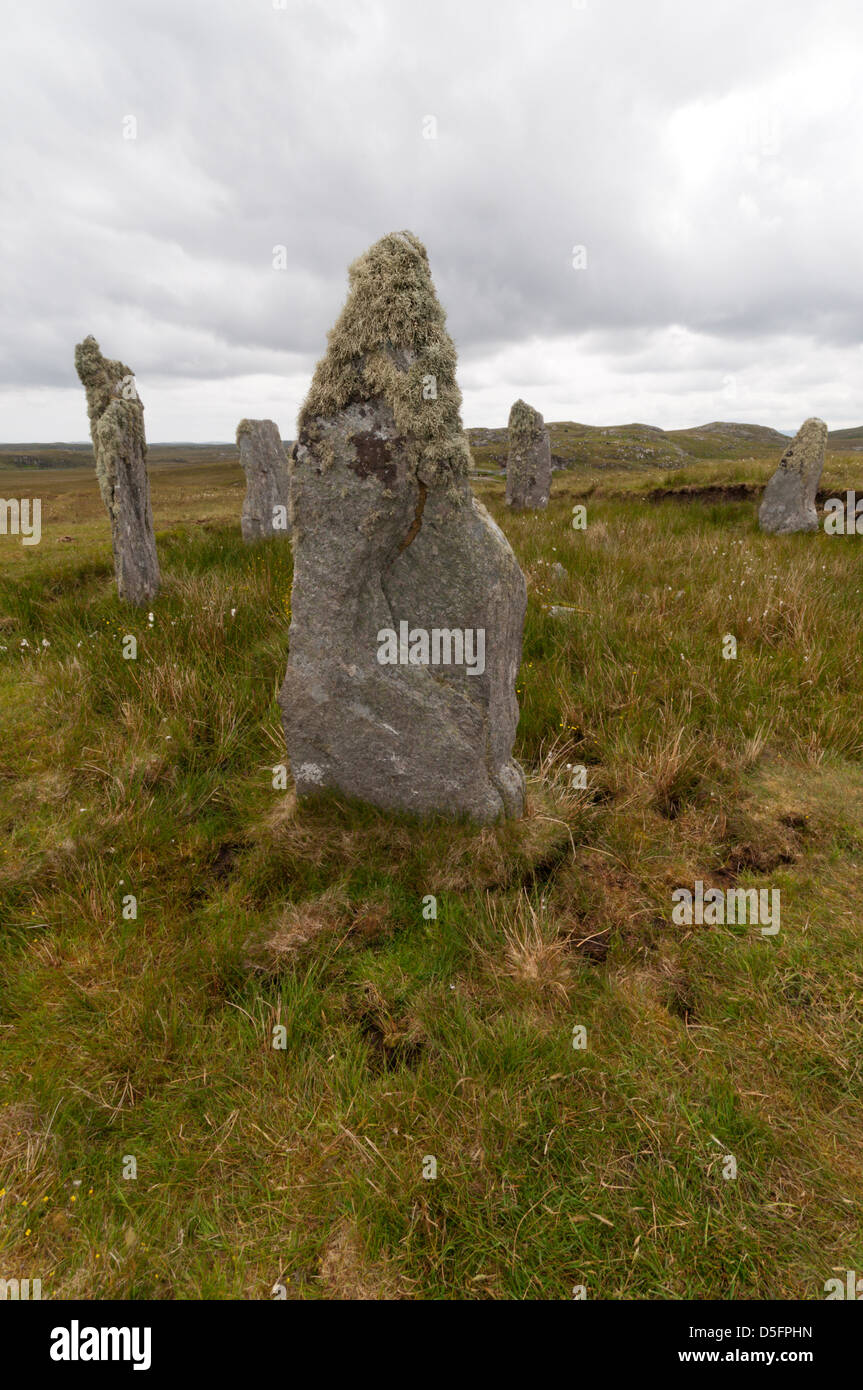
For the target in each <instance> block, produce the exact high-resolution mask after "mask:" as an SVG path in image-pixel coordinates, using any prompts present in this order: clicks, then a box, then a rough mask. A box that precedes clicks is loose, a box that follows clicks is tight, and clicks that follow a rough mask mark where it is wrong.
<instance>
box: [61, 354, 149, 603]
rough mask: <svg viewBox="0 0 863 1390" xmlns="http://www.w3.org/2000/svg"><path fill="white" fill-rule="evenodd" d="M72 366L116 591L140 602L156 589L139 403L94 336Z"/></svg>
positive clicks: (129, 377) (126, 376) (126, 375)
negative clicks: (82, 400)
mask: <svg viewBox="0 0 863 1390" xmlns="http://www.w3.org/2000/svg"><path fill="white" fill-rule="evenodd" d="M75 370H76V371H77V373H78V376H79V377H80V379H81V383H82V385H83V386H84V389H85V390H86V392H87V413H88V415H89V417H90V437H91V439H92V440H93V453H94V456H95V460H96V477H97V479H98V482H99V489H100V491H101V493H102V499H103V501H104V503H105V506H106V507H107V509H108V516H109V518H110V521H111V545H112V548H113V551H114V573H115V575H116V577H117V593H118V594H119V595H120V598H122V599H126V600H127V601H128V602H129V603H133V604H135V605H137V606H141V605H143V604H147V603H150V602H151V601H152V599H154V598H155V597H156V595H157V594H158V592H159V561H158V558H157V555H156V538H155V535H154V533H153V512H152V508H151V506H150V484H149V480H148V478H147V441H146V438H145V436H144V407H143V404H142V402H141V399H140V397H139V396H138V390H137V387H136V385H135V378H134V376H133V374H132V372H131V370H130V368H129V367H127V366H125V364H124V363H123V362H115V361H112V360H111V359H110V358H107V357H103V356H102V354H101V352H100V351H99V344H98V343H97V342H96V339H95V338H92V337H88V338H85V339H84V341H83V342H82V343H79V344H78V346H77V347H76V348H75Z"/></svg>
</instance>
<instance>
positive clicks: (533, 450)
mask: <svg viewBox="0 0 863 1390" xmlns="http://www.w3.org/2000/svg"><path fill="white" fill-rule="evenodd" d="M550 493H551V441H550V439H549V436H548V430H547V429H546V427H545V421H544V420H543V418H542V416H541V415H540V413H539V411H538V410H534V408H533V406H530V405H527V403H526V402H525V401H516V403H515V405H514V406H513V408H512V410H511V411H510V412H509V455H508V457H507V461H506V500H507V505H508V506H510V507H519V508H522V507H527V508H531V509H537V508H540V507H547V506H548V499H549V495H550Z"/></svg>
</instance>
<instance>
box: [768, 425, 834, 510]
mask: <svg viewBox="0 0 863 1390" xmlns="http://www.w3.org/2000/svg"><path fill="white" fill-rule="evenodd" d="M826 448H827V426H826V425H825V423H824V421H823V420H819V419H818V418H817V417H816V416H813V417H812V418H811V419H809V420H805V421H804V422H803V424H802V425H801V426H800V429H799V430H798V431H797V433H796V435H795V436H794V438H793V439H792V441H791V443H790V444H789V445H788V448H787V449H786V450H785V453H784V454H783V455H782V459H781V462H780V464H779V467H778V468H777V470H776V472H775V473H774V474H773V477H772V478H771V479H770V482H769V483H768V484H767V487H766V488H765V489H764V496H763V498H762V499H761V506H760V507H759V509H758V524H759V526H760V527H761V530H762V531H773V532H777V533H778V534H780V535H786V534H787V533H788V532H790V531H817V530H818V513H817V511H816V509H815V495H816V493H817V491H818V483H819V480H820V478H821V471H822V469H823V467H824V452H825V450H826Z"/></svg>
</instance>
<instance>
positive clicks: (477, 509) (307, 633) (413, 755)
mask: <svg viewBox="0 0 863 1390" xmlns="http://www.w3.org/2000/svg"><path fill="white" fill-rule="evenodd" d="M460 406H461V392H460V391H459V389H458V385H457V382H456V353H455V348H454V346H453V343H452V339H451V338H450V336H449V334H448V332H447V330H446V324H445V317H444V312H443V310H442V308H441V306H440V303H439V302H438V299H437V295H436V294H435V290H434V285H433V284H432V279H431V273H430V270H429V264H428V256H427V253H426V250H425V247H424V246H423V245H422V243H421V242H420V241H418V240H417V238H416V237H415V236H413V235H412V234H411V233H410V232H399V233H393V234H391V235H389V236H385V237H383V238H382V240H381V241H379V242H377V243H376V244H375V245H374V246H372V247H371V248H370V250H368V251H367V252H366V253H365V254H364V255H362V256H361V257H360V258H359V259H358V260H357V261H355V262H354V264H353V265H352V266H351V268H350V289H349V293H348V298H347V302H346V304H345V307H344V309H343V310H342V313H341V316H340V317H339V319H338V321H337V322H336V324H335V327H334V328H333V329H332V331H331V333H330V335H329V346H328V348H327V352H326V355H325V356H324V357H323V358H322V359H321V361H320V362H319V363H318V366H317V368H316V370H315V374H314V378H313V380H312V385H311V389H310V391H309V394H308V396H307V398H306V401H305V403H304V405H303V407H302V410H301V412H300V418H299V437H298V440H297V444H296V447H295V457H294V463H293V469H292V474H291V508H292V518H293V545H294V580H293V590H292V595H291V630H290V655H289V658H288V668H287V674H286V676H285V682H284V685H283V687H282V692H281V696H280V703H281V707H282V718H283V722H284V729H285V738H286V741H287V747H288V754H289V756H290V761H291V768H292V771H293V776H294V781H295V784H296V789H297V793H298V795H299V796H300V797H304V796H309V795H312V794H314V793H316V792H322V791H325V790H328V789H329V790H335V791H339V792H342V793H344V794H346V795H348V796H351V797H356V798H357V799H358V800H361V801H365V802H368V803H371V804H372V805H375V806H379V807H382V808H385V809H391V810H396V811H407V812H413V813H415V814H418V815H428V814H434V813H437V814H441V815H445V816H460V815H463V816H465V817H467V818H468V819H470V820H473V821H476V822H479V823H488V822H491V821H495V820H497V819H498V818H500V817H503V816H519V815H520V814H521V812H522V810H523V805H524V774H523V772H522V770H521V768H520V767H519V765H518V764H517V763H516V762H514V761H513V758H512V745H513V740H514V738H515V730H516V724H517V723H518V704H517V701H516V696H515V681H516V676H517V673H518V669H519V663H520V660H521V641H522V627H523V623H524V614H525V606H526V586H525V581H524V576H523V574H522V572H521V570H520V568H519V565H518V562H517V560H516V558H515V555H514V554H513V552H512V550H511V549H510V546H509V543H508V541H507V540H506V537H505V536H504V535H503V533H502V531H501V530H500V529H499V528H498V526H496V525H495V523H494V521H493V520H492V519H491V517H490V516H489V514H488V512H487V511H486V510H485V508H484V507H483V506H482V505H481V504H480V503H478V502H477V501H476V500H475V499H474V497H473V494H472V492H471V487H470V482H469V479H468V470H469V465H470V451H469V448H468V444H467V439H466V437H465V434H464V431H463V429H462V424H461V418H460V414H459V411H460Z"/></svg>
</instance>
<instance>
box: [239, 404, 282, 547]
mask: <svg viewBox="0 0 863 1390" xmlns="http://www.w3.org/2000/svg"><path fill="white" fill-rule="evenodd" d="M237 447H238V449H239V451H240V462H241V463H242V465H243V469H244V470H245V474H246V497H245V501H244V502H243V515H242V518H241V522H240V525H241V527H242V531H243V540H244V541H249V542H251V541H260V540H263V539H264V537H265V536H285V535H289V534H290V529H291V527H290V496H289V490H290V476H291V475H290V463H289V462H288V456H287V454H286V453H285V447H284V445H283V444H282V440H281V436H280V434H279V429H278V426H277V425H276V424H275V422H274V421H273V420H241V421H240V423H239V425H238V426H237Z"/></svg>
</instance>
